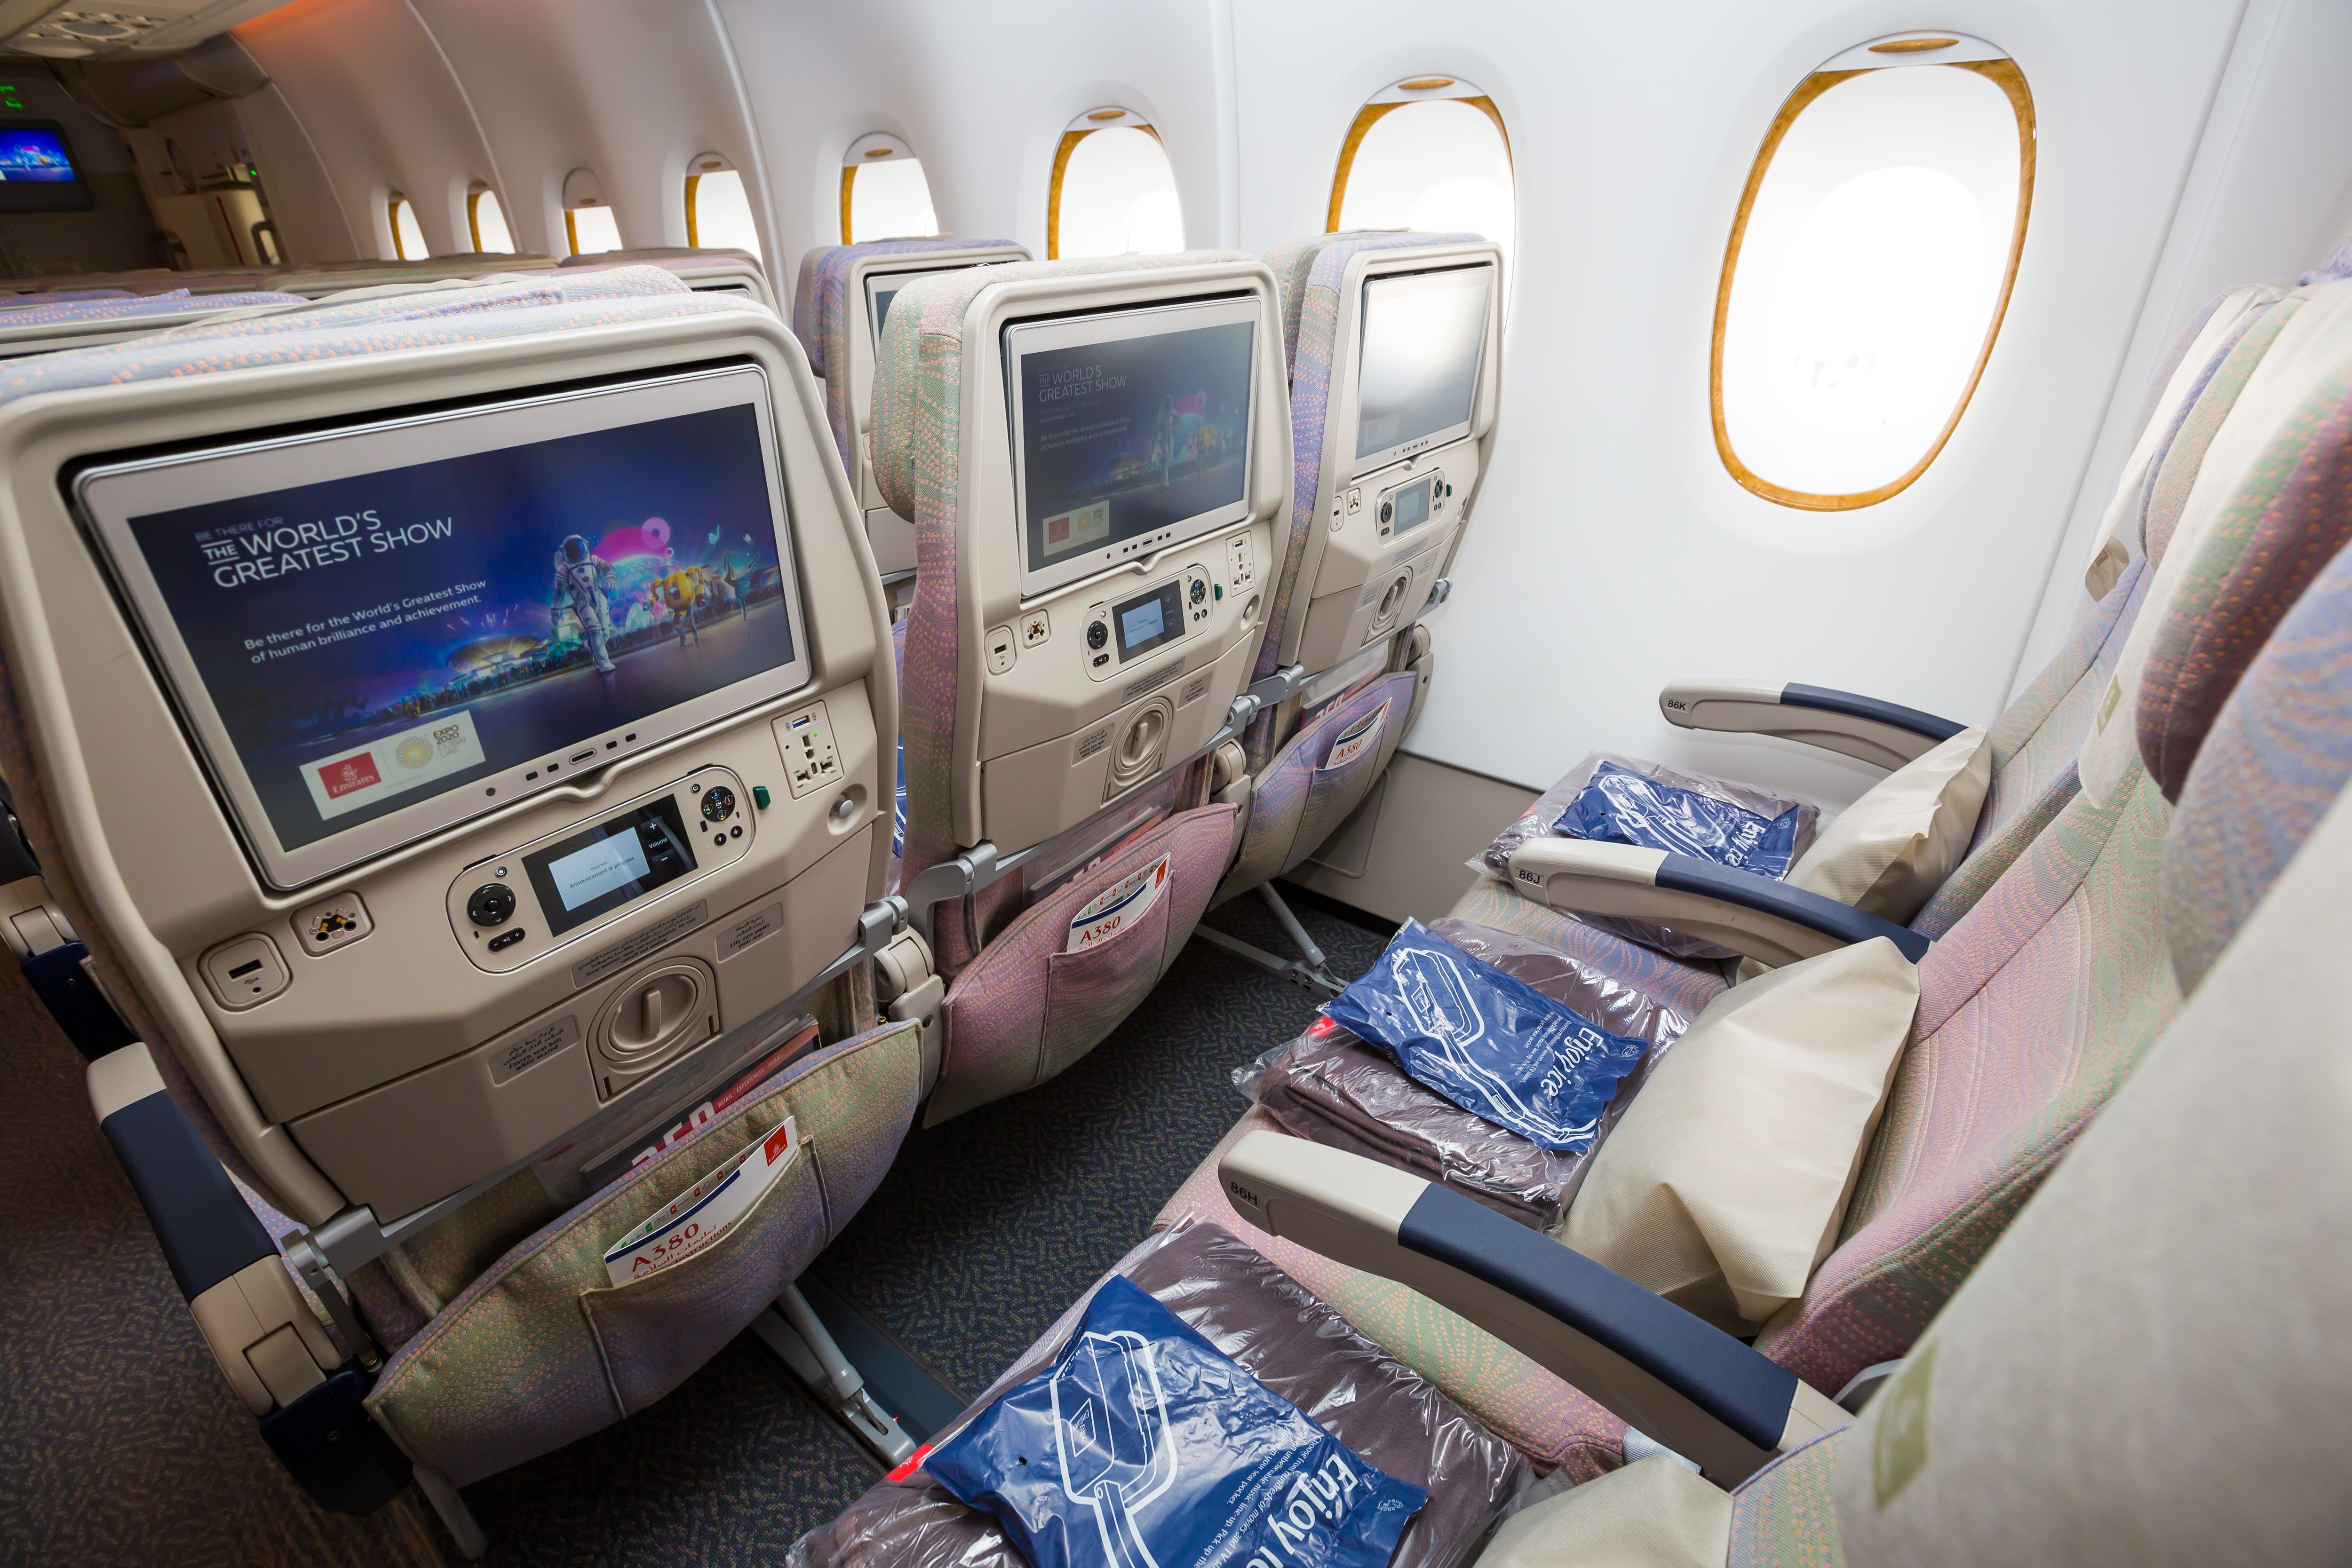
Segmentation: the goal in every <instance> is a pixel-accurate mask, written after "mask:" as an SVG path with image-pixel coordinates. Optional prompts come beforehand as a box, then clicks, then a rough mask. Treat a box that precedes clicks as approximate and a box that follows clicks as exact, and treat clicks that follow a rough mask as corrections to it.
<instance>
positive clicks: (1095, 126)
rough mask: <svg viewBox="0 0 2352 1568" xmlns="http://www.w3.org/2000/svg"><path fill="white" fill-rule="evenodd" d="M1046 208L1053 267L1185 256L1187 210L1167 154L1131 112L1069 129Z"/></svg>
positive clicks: (1089, 117)
mask: <svg viewBox="0 0 2352 1568" xmlns="http://www.w3.org/2000/svg"><path fill="white" fill-rule="evenodd" d="M1045 200H1046V205H1045V255H1046V256H1047V257H1048V258H1049V259H1052V258H1055V257H1076V256H1159V255H1162V254H1164V253H1166V252H1169V251H1175V250H1182V249H1183V248H1184V209H1183V205H1182V204H1181V203H1180V202H1179V201H1178V200H1177V197H1176V171H1175V170H1174V169H1173V168H1172V167H1171V166H1170V164H1169V162H1168V150H1167V149H1166V148H1164V147H1162V146H1161V145H1160V133H1159V132H1158V131H1154V130H1152V129H1151V127H1150V125H1148V124H1146V123H1145V122H1144V121H1143V120H1142V119H1141V118H1140V117H1139V116H1138V115H1136V114H1135V113H1133V112H1132V111H1130V110H1124V109H1097V110H1089V111H1088V112H1087V113H1085V114H1082V115H1080V116H1079V117H1078V118H1077V119H1076V120H1072V121H1071V122H1070V127H1069V129H1068V130H1066V131H1063V132H1062V141H1061V145H1060V146H1059V147H1058V148H1056V149H1055V153H1054V177H1053V183H1052V184H1051V186H1050V187H1049V189H1048V190H1047V193H1046V198H1045Z"/></svg>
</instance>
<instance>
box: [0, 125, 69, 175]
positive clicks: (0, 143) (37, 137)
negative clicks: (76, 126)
mask: <svg viewBox="0 0 2352 1568" xmlns="http://www.w3.org/2000/svg"><path fill="white" fill-rule="evenodd" d="M80 178H81V175H80V174H79V172H77V171H76V170H75V168H74V162H73V155H72V154H71V153H69V152H67V151H66V144H65V139H64V138H63V137H61V136H59V135H58V133H57V132H56V131H43V130H40V129H37V128H36V127H30V126H14V127H0V182H14V181H27V180H29V181H38V182H42V183H64V182H67V181H72V180H79V179H80Z"/></svg>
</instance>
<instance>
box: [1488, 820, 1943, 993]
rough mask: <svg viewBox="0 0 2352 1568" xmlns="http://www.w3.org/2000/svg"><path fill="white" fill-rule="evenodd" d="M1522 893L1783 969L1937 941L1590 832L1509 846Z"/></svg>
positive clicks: (1777, 885)
mask: <svg viewBox="0 0 2352 1568" xmlns="http://www.w3.org/2000/svg"><path fill="white" fill-rule="evenodd" d="M1509 863H1510V877H1511V885H1512V886H1513V887H1515V888H1516V889H1517V891H1518V892H1519V894H1520V895H1521V896H1523V897H1526V898H1530V899H1533V900H1535V901H1536V902H1537V903H1538V904H1549V905H1550V906H1551V907H1552V908H1554V909H1564V910H1567V911H1569V912H1570V913H1571V914H1575V915H1616V916H1619V917H1621V918H1627V919H1633V920H1648V921H1654V922H1655V923H1656V924H1658V925H1665V926H1671V927H1672V928H1673V929H1675V930H1676V931H1679V932H1682V933H1684V934H1685V936H1696V937H1698V938H1699V939H1701V940H1702V941H1706V942H1713V943H1715V944H1716V945H1717V946H1723V947H1728V948H1730V949H1731V950H1732V951H1733V952H1735V953H1739V954H1744V955H1745V956H1748V957H1750V958H1753V959H1755V960H1756V961H1757V962H1759V963H1760V964H1768V965H1771V966H1773V967H1779V966H1780V965H1782V964H1793V963H1795V962H1796V961H1797V960H1798V959H1800V958H1811V957H1814V956H1818V955H1820V954H1822V953H1828V952H1832V951H1833V950H1835V949H1837V948H1840V947H1843V946H1849V945H1851V944H1853V943H1855V942H1867V941H1869V940H1870V939H1871V938H1872V937H1874V936H1884V937H1885V938H1887V939H1888V940H1889V941H1891V942H1893V943H1894V944H1895V946H1896V947H1898V948H1900V949H1901V950H1902V953H1903V956H1905V957H1906V958H1908V959H1910V960H1911V961H1912V962H1913V963H1915V964H1916V963H1917V962H1919V961H1920V960H1921V959H1922V958H1925V957H1926V956H1927V949H1928V948H1929V947H1930V946H1934V944H1933V943H1931V942H1930V941H1929V940H1928V939H1927V937H1925V936H1920V935H1919V933H1917V932H1916V931H1913V930H1911V929H1909V928H1908V927H1907V926H1902V925H1895V923H1894V922H1892V921H1888V920H1881V919H1880V918H1879V917H1878V916H1876V915H1864V913H1863V912H1862V911H1861V910H1859V909H1856V908H1854V907H1853V906H1852V905H1851V904H1840V903H1839V902H1838V901H1837V900H1836V899H1834V898H1824V897H1822V895H1821V894H1818V893H1807V892H1806V891H1805V890H1804V889H1802V888H1799V887H1790V885H1789V884H1788V883H1785V882H1776V881H1774V880H1773V879H1772V878H1770V877H1769V876H1758V875H1756V874H1755V873H1752V872H1744V871H1734V870H1732V869H1731V868H1730V867H1728V866H1719V865H1717V864H1716V863H1715V862H1713V861H1706V860H1701V859H1699V858H1698V857H1697V856H1696V855H1676V854H1668V853H1667V852H1665V851H1664V850H1645V849H1641V848H1638V847H1636V846H1634V845H1633V844H1602V843H1595V842H1593V841H1591V840H1589V839H1555V838H1542V839H1529V840H1528V841H1527V842H1526V843H1524V844H1521V845H1520V846H1519V847H1518V848H1517V849H1516V850H1514V851H1512V852H1511V859H1510V862H1509Z"/></svg>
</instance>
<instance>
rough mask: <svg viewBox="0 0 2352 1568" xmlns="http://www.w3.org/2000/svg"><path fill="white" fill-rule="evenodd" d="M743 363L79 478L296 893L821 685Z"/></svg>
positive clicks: (278, 868) (777, 485) (229, 786)
mask: <svg viewBox="0 0 2352 1568" xmlns="http://www.w3.org/2000/svg"><path fill="white" fill-rule="evenodd" d="M79 490H80V495H81V499H82V503H83V507H84V509H85V516H86V517H87V518H88V520H89V523H90V524H91V526H92V527H93V528H95V529H96V531H97V533H98V535H99V537H100V541H101V543H102V544H103V546H104V547H105V549H106V552H107V554H108V557H109V559H110V561H111V563H112V564H113V566H114V567H115V570H116V572H117V575H118V577H119V578H120V580H121V581H122V583H123V585H124V587H125V588H126V590H127V591H128V594H129V597H130V599H131V602H132V605H133V607H134V609H135V610H136V611H137V612H138V614H139V617H140V620H141V622H142V627H143V629H144V631H145V632H146V633H147V637H148V640H149V643H150V645H151V647H152V649H153V650H154V651H155V652H156V653H157V654H158V655H159V656H160V658H161V662H162V663H163V666H164V670H165V673H166V674H167V676H168V677H169V679H170V682H171V685H172V686H173V692H174V695H176V697H177V699H178V702H179V705H180V707H181V710H182V712H183V714H184V716H185V717H186V718H187V719H188V720H189V721H190V723H191V726H192V727H193V728H194V730H195V732H196V736H197V738H198V739H199V741H200V743H201V744H202V746H203V748H204V750H205V755H206V758H207V760H208V761H209V763H210V764H211V767H212V769H213V772H214V775H215V779H216V780H217V781H218V782H219V783H220V784H221V785H222V787H223V788H224V790H225V792H226V794H227V796H228V797H229V800H230V802H231V804H232V806H233V807H234V808H235V809H236V814H237V816H238V818H239V821H240V825H241V827H242V828H243V830H244V832H245V834H246V837H247V842H248V844H250V845H251V846H252V847H253V848H254V849H255V850H256V852H257V854H258V855H259V857H260V858H261V860H262V861H263V862H264V868H265V871H266V872H267V873H268V874H269V876H270V880H271V881H272V882H273V883H275V884H277V885H280V886H292V885H298V884H299V882H300V881H303V880H308V879H309V878H310V877H311V876H315V875H322V874H326V873H329V872H331V871H333V870H336V869H339V868H340V867H341V866H342V865H345V864H349V863H352V862H353V861H356V860H358V859H361V858H363V857H364V856H366V855H368V854H372V853H375V852H381V851H382V850H384V849H387V848H390V847H393V846H394V845H395V844H397V843H401V842H404V841H408V840H410V839H413V838H415V837H417V836H419V835H420V834H422V833H425V832H430V831H434V830H435V829H436V828H438V827H441V826H444V825H446V823H448V822H451V821H457V820H460V819H462V818H463V817H466V816H468V815H471V814H475V813H477V812H479V811H482V810H488V809H491V808H493V807H497V806H500V805H504V804H506V803H507V802H509V800H513V799H515V798H517V797H519V796H521V795H525V794H528V793H530V792H532V791H533V790H535V789H545V788H548V787H551V786H552V785H555V784H559V783H562V782H563V781H564V780H565V779H568V778H571V777H572V776H574V775H576V774H578V773H580V772H583V771H586V770H587V769H589V768H594V767H597V766H599V765H601V764H603V763H604V762H606V761H610V760H614V759H615V758H619V757H621V756H624V755H625V754H627V753H628V752H631V751H635V750H637V749H640V748H642V747H646V746H650V745H653V744H656V743H657V742H659V741H661V740H663V739H666V738H667V737H672V736H675V735H677V734H680V733H683V732H684V731H686V730H688V729H690V728H693V727H697V726H698V725H701V724H704V723H708V722H709V721H710V720H712V719H715V718H718V717H721V716H725V715H726V714H727V713H729V712H732V711H734V710H736V709H738V708H740V707H742V706H748V705H750V704H751V703H753V702H757V701H761V700H764V699H765V698H766V697H768V696H771V695H779V694H781V693H782V692H784V691H788V690H790V689H792V688H793V686H796V685H800V684H802V683H803V682H804V681H805V680H806V678H807V673H808V657H807V653H806V650H805V648H804V647H803V639H802V638H801V637H800V636H799V635H798V632H797V629H798V626H799V608H798V602H797V589H796V585H795V583H794V580H793V571H792V563H791V559H790V553H789V545H788V542H787V541H788V540H789V538H790V535H789V530H788V529H787V528H785V512H784V503H783V495H782V486H781V476H780V473H779V471H778V467H777V464H776V458H775V444H774V440H773V435H772V413H771V411H770V409H769V405H768V400H767V386H766V381H765V378H764V377H763V376H762V375H761V373H760V372H759V371H756V370H751V369H742V370H733V371H717V372H709V373H705V374H700V375H694V376H688V377H679V378H671V379H667V380H665V381H660V382H642V383H636V384H634V385H630V386H626V387H621V388H612V389H605V390H600V391H596V392H584V393H576V394H569V395H559V396H555V397H551V398H545V399H539V400H533V401H530V402H519V403H509V404H505V405H501V406H499V407H495V408H490V409H482V410H473V411H467V412H463V413H456V414H448V415H437V416H434V417H430V418H425V419H420V420H414V421H407V422H396V423H387V424H381V425H375V426H371V427H366V428H363V429H359V430H352V431H342V432H336V433H332V434H328V435H325V436H317V437H305V438H301V439H297V440H290V441H286V442H281V443H264V444H257V445H254V446H250V447H247V448H244V449H241V450H234V451H230V452H224V453H215V454H199V455H194V456H191V457H183V458H171V459H164V460H161V461H159V462H153V463H145V464H135V465H123V466H121V467H117V468H110V469H100V470H97V471H94V472H92V473H89V474H86V475H85V476H83V477H82V479H81V481H80V484H79Z"/></svg>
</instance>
